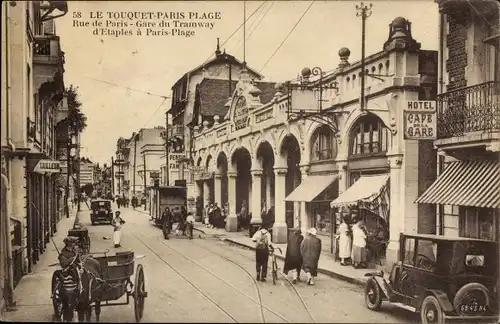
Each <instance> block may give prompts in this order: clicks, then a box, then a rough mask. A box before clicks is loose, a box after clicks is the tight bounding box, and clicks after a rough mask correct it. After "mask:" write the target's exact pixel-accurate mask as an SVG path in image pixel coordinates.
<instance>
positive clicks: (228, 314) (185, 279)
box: [128, 231, 238, 323]
mask: <svg viewBox="0 0 500 324" xmlns="http://www.w3.org/2000/svg"><path fill="white" fill-rule="evenodd" d="M128 233H130V234H132V236H134V237H135V238H136V239H137V240H138V241H139V242H141V243H142V244H143V245H144V246H145V247H146V248H147V249H148V250H150V251H151V252H152V253H153V254H154V255H156V257H157V258H158V259H159V260H161V261H162V262H163V263H165V264H166V265H167V266H168V267H169V268H170V269H172V271H174V272H175V273H176V274H177V275H178V276H179V277H181V278H182V279H184V281H186V282H187V283H188V284H189V285H190V286H191V287H193V288H194V289H195V290H196V291H198V293H200V294H201V295H202V296H203V297H205V298H206V299H207V300H208V301H210V302H211V303H212V304H213V305H215V307H217V308H218V309H219V310H220V311H221V312H223V313H224V314H225V315H226V316H227V317H229V318H230V319H231V320H233V321H234V322H235V323H238V321H237V320H236V319H235V318H234V317H233V316H232V315H231V314H230V313H228V312H227V311H226V310H225V309H224V308H222V307H221V306H219V304H218V303H217V302H216V301H214V300H213V299H212V298H210V296H208V295H207V294H205V293H204V292H203V291H202V290H201V289H199V288H198V287H197V286H196V285H195V284H193V283H192V282H191V281H190V280H189V279H188V278H186V277H185V276H184V275H182V273H181V272H180V271H178V270H177V269H176V268H174V267H173V266H171V265H170V264H169V263H168V262H167V261H165V259H163V258H162V257H161V256H160V255H159V254H158V253H156V252H155V251H154V250H153V249H152V248H151V247H150V246H149V245H148V244H146V243H145V242H144V241H143V240H141V239H140V238H139V236H137V235H136V234H135V233H134V232H132V231H128Z"/></svg>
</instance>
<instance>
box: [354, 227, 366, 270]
mask: <svg viewBox="0 0 500 324" xmlns="http://www.w3.org/2000/svg"><path fill="white" fill-rule="evenodd" d="M362 227H363V221H362V220H360V221H358V222H357V223H356V224H354V226H353V227H352V237H353V239H352V255H351V258H352V262H353V263H352V265H353V266H354V268H359V267H363V266H365V263H366V233H365V231H364V230H363V228H362Z"/></svg>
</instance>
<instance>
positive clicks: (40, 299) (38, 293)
mask: <svg viewBox="0 0 500 324" xmlns="http://www.w3.org/2000/svg"><path fill="white" fill-rule="evenodd" d="M76 218H77V210H76V208H73V209H72V210H71V216H70V218H66V217H63V218H62V219H61V220H60V221H59V223H58V224H57V232H56V233H55V234H54V236H53V237H52V238H51V240H50V242H49V243H48V244H47V248H46V250H45V252H44V253H43V254H42V255H41V256H40V260H39V261H38V263H37V264H35V265H34V266H33V268H32V271H31V272H30V273H28V274H26V275H24V276H23V277H22V278H21V280H20V282H19V284H18V285H17V287H16V288H15V290H14V298H15V302H16V305H15V306H14V307H13V308H11V309H8V310H6V311H5V312H3V313H2V314H1V320H2V321H3V320H14V321H32V320H33V319H35V318H36V319H37V321H39V320H41V321H51V320H52V317H51V316H50V317H49V318H43V319H42V318H37V317H36V316H34V314H36V315H38V314H39V312H40V309H43V308H47V307H50V309H52V305H51V299H50V294H51V284H52V273H53V271H54V270H55V269H56V267H51V266H50V265H51V264H54V263H57V262H58V259H57V258H58V252H57V250H56V247H55V246H54V243H55V244H56V245H57V249H59V250H61V249H62V248H63V247H64V242H63V240H64V238H65V237H66V236H67V235H68V230H69V229H71V228H73V224H74V222H75V219H76ZM53 242H54V243H53ZM45 313H46V312H45ZM49 314H50V315H52V312H49Z"/></svg>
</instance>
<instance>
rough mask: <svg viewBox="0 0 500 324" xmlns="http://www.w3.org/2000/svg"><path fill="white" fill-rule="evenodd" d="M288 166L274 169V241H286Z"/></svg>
mask: <svg viewBox="0 0 500 324" xmlns="http://www.w3.org/2000/svg"><path fill="white" fill-rule="evenodd" d="M286 171H287V169H286V168H275V169H274V174H275V177H274V214H275V223H274V226H273V243H286V242H287V239H288V228H287V225H286V208H285V198H286V197H285V189H286V187H285V186H286Z"/></svg>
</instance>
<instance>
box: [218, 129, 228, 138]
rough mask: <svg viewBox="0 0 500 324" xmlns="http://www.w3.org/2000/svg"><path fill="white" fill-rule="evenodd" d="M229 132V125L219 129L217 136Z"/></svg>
mask: <svg viewBox="0 0 500 324" xmlns="http://www.w3.org/2000/svg"><path fill="white" fill-rule="evenodd" d="M226 134H227V127H224V128H221V129H219V130H217V137H222V136H225V135H226Z"/></svg>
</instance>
